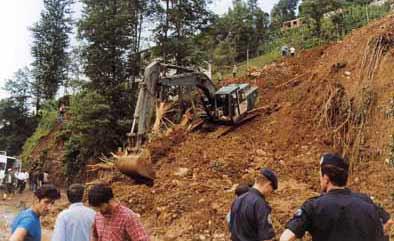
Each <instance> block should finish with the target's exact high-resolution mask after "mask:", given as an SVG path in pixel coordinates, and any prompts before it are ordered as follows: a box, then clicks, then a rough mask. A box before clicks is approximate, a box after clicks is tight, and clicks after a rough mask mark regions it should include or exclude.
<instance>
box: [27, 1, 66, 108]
mask: <svg viewBox="0 0 394 241" xmlns="http://www.w3.org/2000/svg"><path fill="white" fill-rule="evenodd" d="M72 3H73V0H44V10H43V11H42V12H41V18H40V20H39V22H37V23H35V24H34V26H33V27H32V28H31V31H32V33H33V46H32V49H31V52H32V56H33V58H34V61H33V63H32V66H33V70H32V71H33V76H34V79H35V83H34V85H33V87H34V88H33V89H34V90H33V93H34V96H35V98H36V108H37V110H38V109H39V108H40V102H41V99H45V100H50V99H52V98H54V97H55V95H56V93H57V91H58V89H59V87H60V86H61V85H62V84H63V82H64V81H65V80H66V78H67V65H68V63H69V55H68V52H67V48H68V47H69V36H68V35H69V34H70V33H71V31H72V20H71V5H72Z"/></svg>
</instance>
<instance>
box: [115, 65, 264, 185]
mask: <svg viewBox="0 0 394 241" xmlns="http://www.w3.org/2000/svg"><path fill="white" fill-rule="evenodd" d="M179 87H182V88H189V89H193V90H194V89H195V90H200V91H199V92H200V93H201V94H202V95H201V103H202V106H203V110H204V112H205V115H204V118H205V119H206V120H207V121H211V122H215V123H220V124H226V125H240V124H241V123H243V121H244V120H245V119H247V118H248V113H249V112H250V111H251V110H252V109H254V107H255V105H256V103H257V100H258V88H257V87H255V86H251V85H249V84H246V83H243V84H230V85H227V86H223V87H221V88H220V89H217V88H216V87H215V85H214V83H213V82H212V80H211V79H210V78H209V77H208V76H207V75H206V74H205V73H203V72H202V71H199V70H195V69H191V68H187V67H182V66H176V65H171V64H165V63H162V62H161V61H160V60H156V61H153V62H152V63H151V64H149V65H148V66H147V67H146V68H145V71H144V77H143V79H142V81H140V82H139V91H138V98H137V104H136V107H135V112H134V116H133V122H132V127H131V131H130V133H129V134H128V136H129V147H130V149H131V150H132V152H134V153H141V147H142V146H143V144H144V143H145V142H146V141H147V140H148V139H149V137H148V136H149V134H150V132H151V128H152V123H153V119H154V118H153V116H154V114H155V113H154V112H155V110H156V103H157V102H158V101H161V102H165V101H167V100H170V99H171V98H172V97H173V96H172V94H171V93H173V90H174V89H176V88H179ZM121 159H122V158H121ZM128 159H130V158H128ZM134 159H136V158H134ZM137 159H138V158H137ZM124 162H125V161H123V164H122V165H121V166H122V168H123V169H124V170H123V171H122V170H120V171H121V172H123V173H129V174H135V173H137V174H138V175H140V176H143V177H147V178H152V175H151V174H150V173H151V171H147V170H146V169H147V167H146V166H147V165H149V164H144V165H145V167H143V166H144V165H142V164H141V163H138V160H137V161H136V160H134V161H133V163H132V164H130V163H131V162H130V161H128V162H129V163H128V164H127V165H126V164H124ZM141 166H142V168H141ZM119 169H121V168H119ZM126 169H128V170H126ZM148 169H149V168H148Z"/></svg>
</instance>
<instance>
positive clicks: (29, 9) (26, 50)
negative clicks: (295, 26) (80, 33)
mask: <svg viewBox="0 0 394 241" xmlns="http://www.w3.org/2000/svg"><path fill="white" fill-rule="evenodd" d="M258 2H259V6H260V7H261V8H262V9H263V10H265V11H266V12H270V10H271V9H272V6H273V5H274V4H275V3H276V2H278V0H259V1H258ZM231 6H232V0H213V6H212V10H213V11H214V12H216V13H217V14H220V15H221V14H224V13H225V12H226V11H227V10H228V9H229V8H230V7H231ZM42 9H43V0H5V1H2V3H1V8H0V29H1V31H2V35H1V38H0V99H1V98H5V97H7V93H5V91H3V89H2V88H3V86H4V83H5V80H6V79H8V78H12V76H13V74H14V73H15V72H16V71H17V70H18V69H20V68H23V67H25V66H29V65H30V63H31V62H32V57H31V54H30V48H31V41H32V38H31V32H30V31H29V28H30V27H31V26H33V24H34V23H35V22H37V21H38V20H39V18H40V12H41V10H42ZM77 9H79V8H78V7H77ZM77 11H78V10H77ZM76 15H78V13H76Z"/></svg>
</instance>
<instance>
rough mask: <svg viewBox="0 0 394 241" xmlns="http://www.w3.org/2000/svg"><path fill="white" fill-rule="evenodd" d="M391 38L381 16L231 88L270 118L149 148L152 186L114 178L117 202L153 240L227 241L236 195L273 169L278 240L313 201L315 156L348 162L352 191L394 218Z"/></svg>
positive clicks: (392, 25) (392, 23)
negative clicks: (247, 93) (244, 87)
mask: <svg viewBox="0 0 394 241" xmlns="http://www.w3.org/2000/svg"><path fill="white" fill-rule="evenodd" d="M393 33H394V17H393V16H388V17H386V18H384V19H381V20H377V21H374V22H372V23H371V24H370V25H368V26H367V27H365V28H362V29H359V30H355V31H353V32H352V33H351V34H350V35H349V36H347V37H346V38H345V39H344V40H343V41H341V42H339V43H336V44H331V45H327V46H324V47H320V48H316V49H312V50H308V51H305V52H302V53H300V54H298V55H297V56H295V57H294V58H287V59H283V60H281V61H278V62H276V63H273V64H271V65H269V66H265V67H261V69H256V70H254V72H255V73H254V74H251V75H250V76H245V77H242V78H240V79H237V80H230V81H229V82H250V83H253V84H256V85H258V86H259V87H260V104H259V105H260V106H267V105H268V106H269V105H273V106H277V108H275V109H274V111H270V112H267V113H262V114H261V115H260V116H258V117H256V118H255V119H253V120H251V121H250V122H248V123H247V124H245V125H242V126H240V127H239V128H237V129H236V130H234V131H232V132H231V133H228V134H227V135H225V136H222V137H220V138H217V135H216V133H215V132H217V131H220V128H219V129H218V130H217V131H213V132H205V131H200V132H194V133H191V134H188V135H187V136H186V137H185V140H184V141H182V142H179V143H178V142H177V145H166V143H162V144H163V152H160V148H161V145H160V144H159V145H155V146H154V148H155V153H159V154H160V155H159V157H158V160H156V164H155V169H156V179H155V182H154V185H153V186H152V187H148V186H145V185H136V184H135V183H134V182H133V181H132V180H129V179H128V178H126V177H123V178H119V177H117V178H114V179H113V180H112V185H113V187H114V190H115V195H116V196H117V198H118V199H120V200H121V201H122V202H124V203H125V204H126V205H128V206H129V207H130V208H132V209H133V210H135V211H136V212H138V213H140V214H141V216H142V219H143V221H144V223H145V225H146V226H147V227H148V229H149V231H150V233H151V234H152V237H153V240H218V241H220V240H228V231H227V225H226V223H225V215H226V213H227V212H228V210H229V207H230V205H231V202H232V200H233V198H234V194H233V191H234V189H235V187H236V186H237V184H239V183H249V182H251V181H252V180H253V175H254V174H255V173H256V172H257V171H258V170H259V169H260V168H261V167H270V168H272V169H274V170H275V171H276V172H277V173H278V174H279V180H280V181H279V190H278V191H277V192H276V193H275V194H274V195H273V196H272V197H270V198H269V201H270V203H271V204H272V206H273V222H274V225H275V228H276V231H277V234H278V235H279V234H280V232H281V231H282V230H283V227H284V225H285V223H286V221H287V220H288V219H289V218H290V217H291V216H292V214H293V213H294V212H295V210H296V209H297V207H298V206H300V205H301V204H302V203H303V201H304V200H305V199H307V198H309V197H313V196H315V195H317V194H318V191H319V183H318V180H319V179H318V163H319V157H320V155H321V154H322V153H324V152H327V151H336V152H340V153H344V154H346V155H347V156H348V157H349V159H350V161H351V164H352V174H351V176H350V180H349V184H350V186H351V188H352V189H353V190H356V191H362V192H366V193H368V194H370V195H372V196H374V198H375V200H376V201H377V202H379V203H381V204H382V205H383V206H384V207H385V208H386V209H387V210H388V211H391V212H392V211H394V205H393V200H392V197H393V193H392V192H391V190H393V187H394V182H393V179H394V169H392V167H390V166H389V165H388V164H387V162H385V160H386V159H387V158H388V157H389V156H390V154H391V150H390V148H389V146H390V144H392V143H391V141H392V138H391V135H392V134H393V133H394V125H393V124H394V118H393V116H394V115H391V114H390V113H394V107H392V106H393V105H392V104H391V103H394V101H393V100H394V68H393V65H392V63H393V61H394V46H393ZM256 73H257V74H256ZM158 150H159V151H158Z"/></svg>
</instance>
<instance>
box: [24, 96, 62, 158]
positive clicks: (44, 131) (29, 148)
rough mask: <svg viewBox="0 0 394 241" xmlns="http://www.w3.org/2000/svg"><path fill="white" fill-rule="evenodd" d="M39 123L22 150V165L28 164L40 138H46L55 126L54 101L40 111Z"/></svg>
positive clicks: (55, 112) (55, 110)
mask: <svg viewBox="0 0 394 241" xmlns="http://www.w3.org/2000/svg"><path fill="white" fill-rule="evenodd" d="M40 115H41V118H40V122H39V124H38V127H37V128H36V130H35V131H34V133H33V135H32V136H31V137H29V138H28V139H27V141H26V142H25V144H24V145H23V148H22V154H21V159H22V161H23V163H24V164H27V163H28V162H29V158H30V155H31V154H32V152H33V150H34V148H35V147H36V146H37V145H38V144H39V143H40V140H41V138H42V137H45V136H47V135H48V134H49V133H50V132H51V130H52V129H53V128H54V127H55V125H56V120H57V104H56V102H55V101H53V102H49V103H47V104H45V105H44V106H43V108H42V109H41V110H40Z"/></svg>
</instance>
